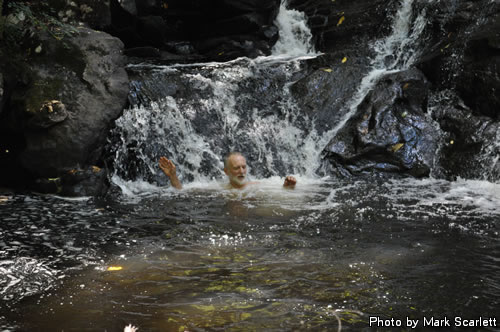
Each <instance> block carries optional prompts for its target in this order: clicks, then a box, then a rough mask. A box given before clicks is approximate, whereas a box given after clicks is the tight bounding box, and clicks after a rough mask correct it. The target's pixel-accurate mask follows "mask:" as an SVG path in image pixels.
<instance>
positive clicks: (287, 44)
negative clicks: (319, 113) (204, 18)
mask: <svg viewBox="0 0 500 332" xmlns="http://www.w3.org/2000/svg"><path fill="white" fill-rule="evenodd" d="M276 24H277V25H278V26H279V27H280V29H281V31H280V39H279V41H278V43H277V45H276V46H275V48H274V49H273V54H272V55H271V56H269V57H259V58H257V59H255V60H252V59H247V58H239V59H236V60H233V61H229V62H226V63H200V64H188V65H185V64H178V65H172V66H156V65H135V66H130V67H129V72H131V73H132V76H134V75H136V76H138V77H140V79H139V80H138V81H135V82H134V84H135V85H136V86H138V87H139V90H141V89H142V92H140V91H139V93H146V90H148V91H149V90H155V91H153V92H152V93H151V95H153V97H151V96H148V98H142V97H141V98H139V99H140V100H141V101H143V102H142V104H138V105H135V106H133V107H131V108H130V109H126V110H125V111H124V114H123V116H122V117H121V118H119V119H118V120H117V121H116V127H115V129H114V130H113V132H112V137H111V145H112V152H113V153H114V161H113V163H114V168H115V175H114V177H113V179H114V181H115V182H120V183H123V181H124V180H127V181H133V182H136V183H139V182H141V183H159V184H164V183H165V182H166V178H165V176H164V175H163V174H162V173H161V171H160V170H159V168H158V159H159V157H160V156H163V155H164V156H166V157H167V158H169V159H171V160H172V161H173V162H174V164H176V165H177V169H178V175H179V176H180V179H181V181H182V182H184V183H186V182H196V183H199V182H202V183H203V182H207V181H212V180H214V179H220V178H222V177H223V176H224V174H223V171H222V170H223V158H224V157H225V155H227V153H229V152H230V151H240V152H242V153H243V154H245V156H246V157H247V160H248V164H249V175H250V176H254V177H258V178H263V177H266V178H267V177H271V176H284V175H286V174H301V175H303V176H308V177H314V170H315V169H316V167H317V163H318V157H319V154H320V152H321V150H322V149H323V146H324V145H322V143H321V144H320V139H319V138H318V135H317V133H316V131H315V130H314V124H313V121H312V120H311V119H309V117H308V116H307V115H306V114H303V113H302V112H300V110H298V109H297V106H296V103H295V102H294V100H293V98H292V96H291V93H290V90H289V87H290V84H291V83H290V82H291V79H292V76H293V74H294V73H297V72H298V71H300V70H301V62H300V60H301V59H304V58H307V57H309V58H310V57H314V56H316V53H315V51H314V48H313V47H312V44H311V37H312V35H311V32H310V30H309V29H308V28H307V25H306V23H305V16H304V14H303V13H300V12H298V11H295V10H288V9H286V7H285V4H282V5H281V8H280V12H279V15H278V17H277V19H276ZM153 82H154V83H153ZM158 84H163V85H164V86H166V85H168V88H164V87H163V88H159V87H158ZM156 90H161V91H159V93H158V94H159V95H160V96H161V97H155V96H154V95H156V94H157V91H156ZM168 91H170V92H168ZM162 93H163V94H164V95H163V96H162V95H161V94H162ZM143 97H144V96H143ZM145 99H148V100H150V101H148V102H144V100H145Z"/></svg>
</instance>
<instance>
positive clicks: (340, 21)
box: [337, 16, 345, 26]
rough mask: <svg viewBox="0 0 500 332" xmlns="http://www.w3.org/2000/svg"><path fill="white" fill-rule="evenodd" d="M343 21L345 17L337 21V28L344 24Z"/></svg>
mask: <svg viewBox="0 0 500 332" xmlns="http://www.w3.org/2000/svg"><path fill="white" fill-rule="evenodd" d="M344 20H345V16H342V17H341V18H340V19H339V21H338V23H337V26H339V25H341V24H342V23H343V22H344Z"/></svg>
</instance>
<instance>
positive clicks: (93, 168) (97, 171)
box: [92, 166, 101, 173]
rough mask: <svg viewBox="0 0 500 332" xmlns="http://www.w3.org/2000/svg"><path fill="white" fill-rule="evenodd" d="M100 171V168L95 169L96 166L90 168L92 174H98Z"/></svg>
mask: <svg viewBox="0 0 500 332" xmlns="http://www.w3.org/2000/svg"><path fill="white" fill-rule="evenodd" d="M100 171H101V168H100V167H97V166H92V172H94V173H99V172H100Z"/></svg>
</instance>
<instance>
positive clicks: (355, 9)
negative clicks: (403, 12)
mask: <svg viewBox="0 0 500 332" xmlns="http://www.w3.org/2000/svg"><path fill="white" fill-rule="evenodd" d="M396 6H397V2H394V1H384V0H372V1H349V0H336V1H332V0H310V1H301V0H290V1H289V7H290V8H295V9H297V10H300V11H303V12H304V13H305V14H306V16H307V17H308V24H309V26H310V27H311V31H312V33H313V35H314V38H315V43H316V45H317V48H318V49H320V50H322V51H323V52H329V53H330V52H338V51H340V50H342V51H349V50H353V49H356V51H358V52H359V51H361V52H364V51H365V50H364V49H362V48H357V47H356V46H357V45H360V44H363V43H364V44H365V45H366V42H367V41H369V40H372V39H373V38H374V37H377V36H380V35H381V34H383V33H386V32H387V31H386V30H387V28H388V26H390V22H391V16H392V14H393V13H394V10H395V8H396ZM349 53H351V52H349Z"/></svg>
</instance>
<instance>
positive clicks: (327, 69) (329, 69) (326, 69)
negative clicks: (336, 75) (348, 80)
mask: <svg viewBox="0 0 500 332" xmlns="http://www.w3.org/2000/svg"><path fill="white" fill-rule="evenodd" d="M321 70H322V71H326V72H327V73H331V72H332V69H331V68H323V69H321Z"/></svg>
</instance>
